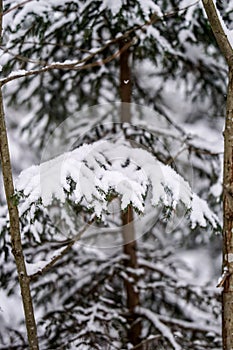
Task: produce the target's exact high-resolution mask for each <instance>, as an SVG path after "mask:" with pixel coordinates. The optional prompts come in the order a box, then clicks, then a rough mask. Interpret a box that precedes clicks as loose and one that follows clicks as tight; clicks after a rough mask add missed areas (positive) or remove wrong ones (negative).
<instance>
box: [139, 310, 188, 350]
mask: <svg viewBox="0 0 233 350" xmlns="http://www.w3.org/2000/svg"><path fill="white" fill-rule="evenodd" d="M135 311H136V312H137V313H138V314H139V315H142V316H144V317H146V318H147V319H148V320H150V321H151V322H152V323H153V325H154V327H155V328H156V329H158V331H159V332H160V333H161V334H162V335H163V337H164V338H166V339H167V340H168V341H169V343H170V344H171V345H172V346H173V349H175V350H181V349H182V348H181V346H180V345H179V344H178V343H177V341H176V339H175V337H174V336H173V334H172V332H171V331H170V329H169V327H167V326H166V325H165V324H163V323H162V322H161V321H160V320H159V318H158V316H157V315H156V314H154V313H153V312H152V311H150V310H148V309H146V308H143V307H139V306H138V307H136V310H135Z"/></svg>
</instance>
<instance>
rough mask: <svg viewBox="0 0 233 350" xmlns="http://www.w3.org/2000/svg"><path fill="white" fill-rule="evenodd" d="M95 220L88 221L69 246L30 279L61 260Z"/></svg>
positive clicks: (31, 277) (30, 276)
mask: <svg viewBox="0 0 233 350" xmlns="http://www.w3.org/2000/svg"><path fill="white" fill-rule="evenodd" d="M93 221H94V219H92V220H90V221H88V223H87V224H86V225H85V226H84V227H83V228H82V229H81V230H80V231H79V233H78V234H77V235H76V236H75V237H74V238H73V239H72V240H71V241H70V242H69V243H68V244H67V246H66V247H65V248H64V249H63V250H61V252H60V253H59V254H58V255H56V256H55V257H54V258H53V259H52V260H50V262H49V263H48V264H47V265H45V266H44V267H43V268H42V269H40V270H39V271H37V272H35V273H34V274H32V275H29V278H30V280H34V279H36V278H37V277H39V276H41V275H43V274H44V273H45V272H47V271H48V270H49V269H50V268H51V267H52V266H53V265H55V264H56V262H57V261H59V260H60V259H61V258H63V256H64V255H65V254H66V253H67V252H68V251H69V250H70V249H71V248H72V247H73V245H74V244H75V243H76V242H77V241H78V240H79V239H80V238H81V237H82V235H83V234H84V232H85V231H86V229H87V228H88V227H89V226H90V225H91V223H92V222H93Z"/></svg>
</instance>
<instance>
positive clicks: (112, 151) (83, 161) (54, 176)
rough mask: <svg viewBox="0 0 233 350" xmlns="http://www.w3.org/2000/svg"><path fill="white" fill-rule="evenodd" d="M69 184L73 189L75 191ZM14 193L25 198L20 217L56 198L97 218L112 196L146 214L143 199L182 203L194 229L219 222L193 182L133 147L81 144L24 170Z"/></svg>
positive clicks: (100, 143) (107, 143) (125, 205)
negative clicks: (193, 186)
mask: <svg viewBox="0 0 233 350" xmlns="http://www.w3.org/2000/svg"><path fill="white" fill-rule="evenodd" d="M71 182H72V184H73V185H74V188H73V189H72V190H71ZM16 190H17V191H22V192H23V194H24V196H25V197H26V198H25V200H24V202H23V204H22V205H20V213H21V214H22V213H23V212H25V211H26V210H27V209H29V208H30V206H31V205H32V203H35V202H36V201H37V200H39V199H41V200H42V203H43V205H44V206H48V205H50V204H52V201H53V200H58V201H60V202H61V203H64V202H65V200H66V199H67V198H68V197H69V198H70V199H71V200H72V201H73V202H74V203H79V204H81V205H85V206H86V207H88V208H91V209H93V210H94V213H95V214H96V216H98V217H100V216H101V214H102V213H103V212H105V211H107V205H108V201H107V199H106V196H107V195H108V194H109V193H113V194H116V195H118V196H119V197H120V199H121V209H122V210H123V209H125V208H126V207H127V206H128V205H130V204H131V205H133V207H134V208H136V209H137V210H139V211H140V212H141V213H143V212H144V206H145V197H146V196H149V199H150V201H151V204H152V205H153V206H156V205H159V204H161V205H165V206H168V207H170V208H171V209H172V210H173V211H175V209H176V207H177V205H178V203H179V202H181V203H183V204H184V206H185V207H186V208H187V209H188V210H191V215H190V219H191V225H192V227H195V226H196V224H199V225H201V226H204V227H205V226H206V225H207V221H208V222H209V223H211V225H212V226H213V228H217V225H218V219H217V217H216V215H215V214H214V213H213V212H212V211H211V210H210V209H209V207H208V205H207V203H206V202H205V201H203V200H202V199H200V198H199V197H198V196H196V195H195V194H193V192H192V190H191V188H190V186H189V184H188V183H187V182H186V181H185V180H184V179H183V178H182V177H181V176H180V175H178V174H177V173H176V172H175V171H174V170H173V169H172V168H170V167H169V166H167V165H164V164H162V163H161V162H159V161H158V160H157V159H156V158H155V157H153V156H152V155H151V154H150V153H149V152H148V151H145V150H143V149H139V148H132V147H131V146H130V145H126V144H117V143H111V142H109V141H98V142H95V143H93V144H90V145H83V146H81V147H79V148H77V149H75V150H73V151H71V152H67V153H64V154H63V155H60V156H58V157H56V158H54V159H52V160H49V161H46V162H44V163H42V164H41V165H38V166H32V167H30V168H29V169H27V170H25V171H23V172H22V173H21V174H20V176H19V178H18V180H17V182H16Z"/></svg>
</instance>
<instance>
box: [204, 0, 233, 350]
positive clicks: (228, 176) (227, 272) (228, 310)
mask: <svg viewBox="0 0 233 350" xmlns="http://www.w3.org/2000/svg"><path fill="white" fill-rule="evenodd" d="M202 2H203V5H204V8H205V11H206V14H207V16H208V19H209V22H210V25H211V28H212V30H213V33H214V36H215V38H216V41H217V43H218V46H219V48H220V50H221V51H222V54H223V56H224V57H225V59H226V62H227V64H228V67H229V74H228V77H229V78H228V79H229V81H228V89H227V105H226V122H225V131H224V173H223V272H224V274H223V276H224V278H223V279H222V283H221V284H220V285H221V286H223V287H224V289H223V293H222V309H223V312H222V338H223V350H232V349H233V48H232V46H231V44H230V42H229V40H228V37H227V35H226V33H225V32H224V29H223V26H222V23H221V21H220V19H219V16H218V13H217V10H216V5H215V3H214V2H213V0H202Z"/></svg>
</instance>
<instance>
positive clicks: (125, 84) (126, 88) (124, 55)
mask: <svg viewBox="0 0 233 350" xmlns="http://www.w3.org/2000/svg"><path fill="white" fill-rule="evenodd" d="M125 44H126V43H125V42H121V43H120V51H121V55H120V97H121V102H122V104H121V122H122V123H130V121H131V113H130V102H131V93H132V82H131V73H130V65H129V58H130V49H127V50H124V45H125ZM122 237H123V243H124V247H123V252H124V253H125V254H126V255H128V257H129V260H128V261H127V262H126V264H125V267H126V268H132V269H136V268H137V267H138V264H137V253H136V251H137V243H136V240H135V232H134V224H133V208H132V207H131V206H129V207H128V208H127V210H126V212H125V213H122ZM128 275H129V277H130V281H129V280H127V281H125V289H126V295H127V308H128V310H129V314H130V315H129V322H130V326H131V327H130V329H129V332H128V339H129V341H130V342H131V343H132V344H133V345H138V344H140V342H141V341H140V335H141V322H140V321H139V320H138V319H137V316H136V315H135V313H134V308H135V307H136V306H138V305H139V293H138V291H137V290H136V283H137V276H136V275H133V274H130V273H128ZM132 280H133V282H132Z"/></svg>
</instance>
